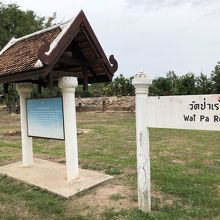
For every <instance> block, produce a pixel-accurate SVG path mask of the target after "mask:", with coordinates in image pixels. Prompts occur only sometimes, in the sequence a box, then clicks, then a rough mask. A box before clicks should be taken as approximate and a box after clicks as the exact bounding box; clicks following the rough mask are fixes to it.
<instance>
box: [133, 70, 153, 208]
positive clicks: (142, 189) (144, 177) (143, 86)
mask: <svg viewBox="0 0 220 220" xmlns="http://www.w3.org/2000/svg"><path fill="white" fill-rule="evenodd" d="M151 83H152V80H150V79H148V78H147V77H146V75H145V74H144V73H143V72H140V73H139V74H136V76H135V77H134V79H133V80H132V84H133V86H134V87H135V93H136V143H137V174H138V205H139V209H140V210H142V211H144V212H150V211H151V183H150V150H149V129H148V128H147V99H148V89H149V86H150V84H151Z"/></svg>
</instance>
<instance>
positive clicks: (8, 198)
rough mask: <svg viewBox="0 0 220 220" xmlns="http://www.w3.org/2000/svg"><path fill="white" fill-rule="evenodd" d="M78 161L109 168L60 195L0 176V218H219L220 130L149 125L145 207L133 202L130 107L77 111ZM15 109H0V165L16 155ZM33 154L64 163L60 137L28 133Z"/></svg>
mask: <svg viewBox="0 0 220 220" xmlns="http://www.w3.org/2000/svg"><path fill="white" fill-rule="evenodd" d="M77 122H78V124H77V126H78V128H80V129H90V130H89V132H88V133H85V134H81V135H79V136H78V145H79V163H80V167H81V168H85V169H92V170H99V171H100V172H104V173H107V174H110V175H113V176H114V179H112V180H110V181H109V182H106V183H104V184H103V185H101V186H98V187H96V188H94V189H92V190H90V191H88V192H86V193H84V194H81V195H78V196H76V197H74V198H71V199H68V200H66V199H63V198H61V197H59V196H55V195H52V194H50V193H48V192H47V191H44V190H40V189H39V188H36V187H30V186H28V185H25V184H23V183H21V182H19V181H15V180H13V179H11V178H8V177H5V176H0V219H28V220H29V219H78V220H83V219H92V220H93V219H130V220H132V219H133V220H138V219H163V220H164V219H169V220H172V219H216V220H217V219H220V133H219V132H207V131H191V130H185V131H184V130H171V129H151V130H150V146H151V173H152V213H151V214H144V213H142V212H140V211H138V209H137V177H136V146H135V115H134V113H120V112H115V113H95V112H87V113H78V114H77ZM19 123H20V122H19V115H9V114H7V113H5V112H3V110H2V108H1V109H0V165H6V164H8V163H12V162H16V161H19V160H21V141H20V136H19V133H16V132H14V131H15V130H17V131H19V130H20V124H19ZM33 143H34V156H35V157H38V158H42V159H47V160H51V161H55V162H59V163H65V156H64V143H63V142H62V141H54V140H44V139H34V141H33Z"/></svg>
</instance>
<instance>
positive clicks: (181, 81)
mask: <svg viewBox="0 0 220 220" xmlns="http://www.w3.org/2000/svg"><path fill="white" fill-rule="evenodd" d="M193 94H196V79H195V75H194V74H193V73H187V74H185V75H183V76H181V77H179V78H178V80H177V82H176V95H193Z"/></svg>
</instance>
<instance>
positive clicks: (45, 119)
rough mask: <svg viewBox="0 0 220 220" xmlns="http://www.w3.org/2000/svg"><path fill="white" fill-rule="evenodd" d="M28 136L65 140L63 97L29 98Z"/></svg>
mask: <svg viewBox="0 0 220 220" xmlns="http://www.w3.org/2000/svg"><path fill="white" fill-rule="evenodd" d="M27 123H28V136H30V137H42V138H52V139H59V140H64V126H63V125H64V122H63V102H62V98H60V97H56V98H39V99H27Z"/></svg>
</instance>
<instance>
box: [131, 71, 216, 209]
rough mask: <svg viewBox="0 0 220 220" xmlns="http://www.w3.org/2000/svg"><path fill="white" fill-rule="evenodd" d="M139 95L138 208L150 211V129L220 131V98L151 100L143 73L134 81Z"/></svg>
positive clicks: (197, 97)
mask: <svg viewBox="0 0 220 220" xmlns="http://www.w3.org/2000/svg"><path fill="white" fill-rule="evenodd" d="M132 84H133V86H134V87H135V93H136V142H137V171H138V203H139V209H141V210H142V211H144V212H150V211H151V195H150V156H149V155H150V153H149V128H175V129H194V130H209V131H220V95H219V94H215V95H186V96H162V97H149V96H148V88H149V86H150V84H151V80H149V79H147V77H146V75H145V74H144V73H143V72H141V73H139V74H137V75H136V76H135V77H134V79H133V80H132Z"/></svg>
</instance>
